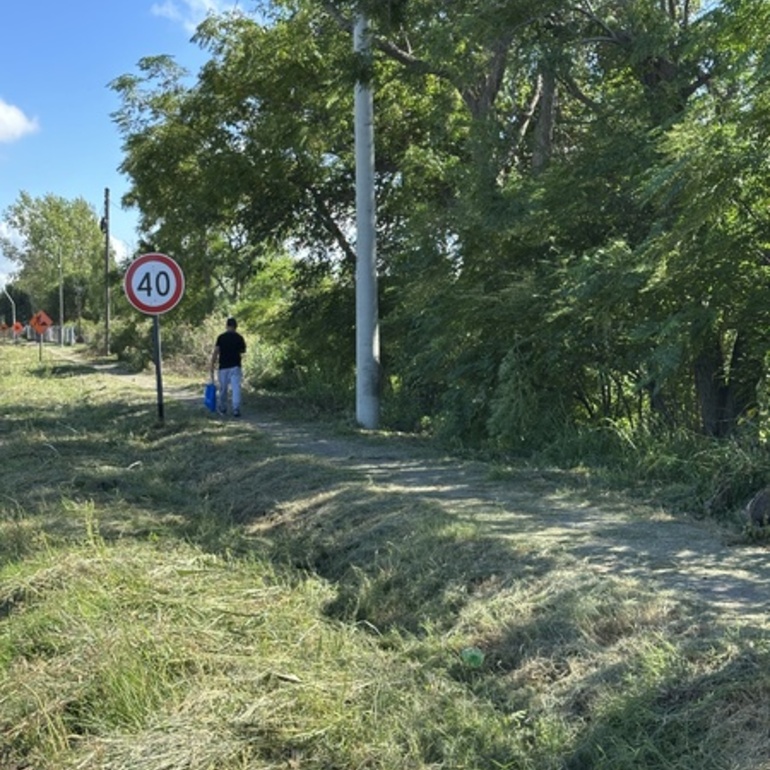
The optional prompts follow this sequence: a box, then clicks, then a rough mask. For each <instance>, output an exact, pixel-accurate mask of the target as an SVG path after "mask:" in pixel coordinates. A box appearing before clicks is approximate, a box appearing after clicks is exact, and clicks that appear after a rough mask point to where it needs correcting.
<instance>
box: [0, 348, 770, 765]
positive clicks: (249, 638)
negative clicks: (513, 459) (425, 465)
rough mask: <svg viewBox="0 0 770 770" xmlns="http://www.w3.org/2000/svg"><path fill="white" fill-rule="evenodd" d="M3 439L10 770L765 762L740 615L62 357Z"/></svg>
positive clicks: (22, 360)
mask: <svg viewBox="0 0 770 770" xmlns="http://www.w3.org/2000/svg"><path fill="white" fill-rule="evenodd" d="M191 384H194V385H195V391H194V392H197V383H191ZM150 385H151V383H150ZM248 406H249V407H250V408H251V409H252V410H253V409H256V408H258V406H259V404H258V403H257V402H252V403H250V404H248ZM357 440H358V441H365V442H374V441H379V442H381V443H382V448H383V451H388V452H391V451H396V449H397V448H398V447H400V446H401V445H400V444H399V443H398V441H399V440H398V439H395V438H392V439H391V438H388V437H379V438H367V439H361V438H359V439H357ZM0 447H1V448H2V453H3V463H4V467H3V472H2V476H0V767H3V768H8V769H9V770H11V769H12V768H13V770H20V769H21V768H30V767H31V768H36V770H67V769H68V768H70V769H73V770H74V768H78V769H79V770H82V769H83V768H104V769H107V770H118V769H119V770H140V769H141V770H183V769H184V770H204V769H205V770H211V769H213V768H216V769H217V770H230V769H232V770H235V769H236V768H238V769H240V770H243V768H259V769H260V770H262V769H265V768H271V769H272V768H303V769H306V770H322V769H323V770H343V768H344V770H349V769H350V768H373V769H377V768H380V769H381V770H407V769H408V770H428V768H431V769H432V770H433V769H435V768H447V769H452V770H459V769H461V768H462V769H463V770H476V769H478V770H500V769H501V768H508V769H509V770H514V769H516V770H519V769H521V770H549V769H553V770H556V769H557V768H559V769H561V768H569V769H570V770H578V768H585V769H586V770H587V769H588V768H607V770H609V769H610V768H612V769H613V770H624V769H628V770H632V768H633V769H634V770H635V769H637V768H660V769H661V770H663V768H678V769H679V770H726V769H727V768H729V769H730V770H740V769H744V768H745V769H746V770H748V769H749V768H752V769H756V768H762V767H770V762H769V761H768V759H767V758H768V757H770V737H769V736H768V731H767V723H768V716H769V714H768V710H770V706H768V704H770V674H768V672H769V671H770V665H769V664H770V642H768V636H767V630H768V629H767V627H766V625H760V624H758V623H757V621H756V620H752V621H751V623H749V622H742V621H741V620H740V619H739V618H738V619H730V620H729V622H728V621H727V619H725V620H722V619H720V618H719V617H718V616H716V617H715V616H713V615H710V614H709V613H708V612H707V611H706V609H707V608H705V607H703V606H700V605H697V604H693V603H692V602H691V601H688V600H685V599H684V598H683V597H681V596H679V595H677V594H676V593H674V592H665V591H661V590H659V589H656V588H654V587H653V586H652V585H651V584H649V583H647V582H646V581H645V580H644V579H643V577H637V578H634V579H631V578H622V577H619V576H613V575H612V574H607V573H604V572H600V571H597V570H594V569H591V568H589V567H588V565H586V564H585V563H584V562H582V561H581V560H579V559H577V558H576V557H575V556H574V555H572V554H571V553H570V551H569V549H567V548H559V547H557V546H555V545H554V544H553V543H547V542H545V541H542V540H538V539H537V538H535V537H533V536H532V535H531V534H528V532H527V531H526V530H524V529H522V530H521V531H517V530H516V527H515V524H514V523H512V524H511V527H510V528H509V531H508V532H506V534H505V535H502V534H500V533H499V532H498V531H496V530H493V529H492V528H490V527H489V526H488V525H486V524H485V523H484V520H483V519H482V518H480V517H477V516H474V515H473V514H470V513H469V512H468V511H467V510H464V509H460V508H452V507H451V506H450V507H447V506H444V505H440V504H439V503H438V502H436V501H435V500H431V499H427V498H424V497H421V496H420V494H418V493H415V492H410V491H409V490H396V489H388V488H384V487H380V486H378V485H377V484H376V483H374V482H373V481H372V480H371V479H370V478H368V477H367V476H365V475H364V474H362V473H358V472H356V471H353V470H342V469H340V468H338V467H336V466H334V465H332V464H331V463H330V462H329V461H327V460H324V459H323V458H320V457H315V456H311V455H308V454H301V453H295V452H292V451H291V450H290V449H287V448H280V447H279V446H277V445H276V444H275V443H273V442H272V441H271V439H270V438H269V437H268V436H266V435H264V434H263V433H261V432H260V431H258V430H256V429H255V428H254V427H253V426H252V425H250V424H249V423H248V422H242V423H236V422H233V421H229V422H228V421H221V420H218V419H214V418H209V417H208V415H207V414H206V413H205V411H204V409H203V407H202V405H201V404H197V403H196V404H193V405H191V404H190V403H183V402H175V401H173V400H169V402H168V403H167V404H166V419H165V421H164V422H163V423H162V424H160V423H159V422H158V420H157V415H156V413H155V403H154V393H153V390H152V387H144V385H143V383H141V382H140V381H139V380H138V379H137V378H136V377H133V376H128V375H115V374H110V373H108V372H104V371H101V372H100V371H97V370H95V369H93V368H92V367H90V366H88V365H87V363H86V362H81V363H77V362H75V363H73V362H67V361H62V360H59V359H57V358H55V357H54V354H53V351H47V350H46V351H45V355H44V360H43V361H42V362H39V361H38V353H37V349H36V348H35V349H33V348H32V347H31V346H30V347H25V346H23V345H22V346H10V345H9V346H5V347H2V348H0ZM398 451H408V450H403V449H402V448H398ZM499 483H503V482H499ZM468 647H477V648H478V649H479V650H481V651H482V653H483V660H481V661H480V662H479V661H478V660H477V661H476V662H474V663H472V664H471V663H469V662H468V660H469V659H468V658H466V657H464V656H463V650H465V649H466V648H468Z"/></svg>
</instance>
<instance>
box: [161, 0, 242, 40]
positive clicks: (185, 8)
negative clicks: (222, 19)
mask: <svg viewBox="0 0 770 770" xmlns="http://www.w3.org/2000/svg"><path fill="white" fill-rule="evenodd" d="M237 6H238V3H237V2H225V1H224V0H163V2H162V3H153V6H152V8H151V9H150V12H151V13H152V14H153V15H154V16H162V17H163V18H165V19H171V21H173V22H176V23H178V24H181V25H182V26H183V27H184V28H185V29H186V30H187V31H188V32H190V33H193V32H195V29H196V28H197V26H198V25H199V24H200V23H201V22H202V21H203V20H204V19H205V18H206V16H208V15H209V14H212V13H223V12H224V11H229V10H233V9H235V8H237Z"/></svg>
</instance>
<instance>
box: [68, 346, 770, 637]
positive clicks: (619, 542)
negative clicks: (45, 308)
mask: <svg viewBox="0 0 770 770" xmlns="http://www.w3.org/2000/svg"><path fill="white" fill-rule="evenodd" d="M81 363H82V360H81ZM96 368H98V369H100V370H101V371H103V372H105V373H111V372H112V373H117V372H116V369H115V367H113V366H109V365H105V366H97V367H96ZM121 376H122V377H124V378H126V379H130V380H132V381H133V382H135V383H136V385H137V387H140V388H142V389H147V390H150V389H152V388H154V387H155V379H154V377H153V376H151V375H148V374H140V375H127V374H125V373H123V374H122V375H121ZM164 396H165V398H166V399H174V400H177V401H181V402H185V403H187V404H188V405H189V407H190V408H195V409H201V410H203V409H204V408H205V407H204V405H203V386H202V385H201V387H200V388H199V389H196V390H192V389H190V388H173V387H172V388H165V389H164ZM211 419H222V418H220V417H219V416H216V415H212V417H211ZM225 419H228V418H225ZM239 422H240V423H241V424H243V425H246V426H249V427H251V428H253V429H254V430H259V431H262V432H264V433H265V434H266V435H268V436H269V437H270V438H271V439H272V440H273V441H274V442H275V444H276V446H277V447H278V448H280V449H281V450H282V451H284V452H291V453H296V454H303V455H317V456H322V457H323V458H324V459H325V460H326V461H328V462H329V463H330V464H332V465H333V466H338V467H342V468H345V469H347V470H354V471H356V472H359V473H361V474H363V475H364V476H366V477H367V478H368V479H369V480H370V483H371V484H373V485H375V486H376V487H377V488H380V489H382V490H383V491H394V492H399V493H408V494H413V495H419V496H420V497H423V498H426V499H430V500H432V501H434V502H435V503H437V504H439V505H442V506H445V507H446V508H447V510H448V511H451V512H452V513H453V515H462V516H465V517H468V518H473V520H474V521H475V522H478V523H479V524H481V525H482V526H483V527H484V528H485V530H486V531H487V532H489V534H491V535H493V536H497V537H500V538H508V537H514V536H516V537H520V536H521V535H522V534H526V535H527V537H528V538H531V540H532V542H533V543H534V542H536V543H537V544H538V545H541V546H543V547H545V548H552V549H558V550H559V551H562V552H563V551H566V552H568V553H569V554H571V555H572V556H573V557H574V558H575V559H577V560H579V561H580V562H581V563H582V565H583V566H584V568H585V569H586V570H592V571H596V572H600V573H606V574H616V575H619V576H625V577H631V578H637V579H639V580H641V581H645V582H652V583H653V584H654V585H655V588H656V589H657V590H660V591H667V592H673V593H676V594H677V595H678V596H680V597H682V596H689V597H690V598H693V599H696V600H698V601H699V603H701V605H702V607H703V612H704V613H705V614H707V615H710V616H712V617H717V616H718V617H720V618H721V619H723V620H725V621H727V622H730V620H731V619H734V620H736V621H738V620H740V621H741V622H748V623H752V624H757V625H764V624H765V623H766V622H767V621H768V619H769V618H770V547H768V546H766V545H762V544H747V543H735V542H734V540H735V538H734V537H733V538H730V537H729V536H728V533H726V532H724V531H723V530H720V529H719V528H718V527H717V526H715V525H714V524H713V523H712V522H709V521H708V520H700V519H695V518H692V517H687V516H685V515H679V514H677V515H676V516H674V515H671V514H668V513H666V512H665V511H662V510H659V509H655V508H653V507H650V506H647V505H644V504H642V503H637V502H634V501H633V500H628V499H624V498H622V497H620V496H605V497H604V498H601V499H599V501H598V502H597V494H596V493H594V492H593V491H590V490H589V491H581V489H580V488H579V487H576V485H575V484H574V483H569V481H568V479H567V474H560V472H558V471H543V472H540V473H539V472H537V471H534V470H527V471H525V470H522V471H520V472H516V471H513V472H512V473H511V474H510V476H506V478H504V479H502V480H495V479H493V477H492V473H491V471H492V470H493V468H492V466H490V465H489V464H486V463H483V462H477V461H468V460H464V459H459V458H457V457H451V456H447V455H443V454H440V453H439V452H437V451H432V450H429V449H426V448H425V447H423V446H419V445H416V444H415V442H413V441H411V440H410V439H409V438H408V437H403V438H402V437H398V436H387V437H383V436H381V435H377V434H367V433H361V434H355V435H350V436H342V437H341V436H338V435H329V434H327V433H325V432H324V430H323V427H322V426H320V425H318V424H314V423H312V422H307V423H304V424H297V423H296V422H294V421H291V422H289V421H285V420H282V419H281V417H280V414H279V413H277V412H268V411H262V412H260V406H259V400H256V401H255V400H254V399H252V400H251V401H250V402H249V401H248V400H247V401H246V404H245V409H244V416H243V417H242V418H240V421H239Z"/></svg>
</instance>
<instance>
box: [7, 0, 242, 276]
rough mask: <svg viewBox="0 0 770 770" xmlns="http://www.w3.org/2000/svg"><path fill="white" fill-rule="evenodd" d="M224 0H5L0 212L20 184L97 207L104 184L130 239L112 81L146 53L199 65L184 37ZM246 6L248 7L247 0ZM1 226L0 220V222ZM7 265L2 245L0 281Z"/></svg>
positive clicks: (128, 241)
mask: <svg viewBox="0 0 770 770" xmlns="http://www.w3.org/2000/svg"><path fill="white" fill-rule="evenodd" d="M236 5H237V3H234V2H226V1H225V0H35V1H34V2H22V1H21V0H15V1H14V0H4V2H2V7H1V8H0V220H2V218H3V216H2V214H3V212H4V211H5V210H6V208H7V207H8V206H10V205H11V204H12V203H14V202H15V201H16V200H17V199H18V196H19V194H20V193H21V192H22V191H26V192H28V193H29V194H30V195H32V196H33V197H42V196H44V195H46V194H47V193H52V194H54V195H58V196H61V197H64V198H67V199H75V198H84V199H85V200H86V201H88V202H89V203H90V204H91V205H92V206H93V207H94V208H95V209H96V211H97V212H98V213H99V214H101V213H102V212H103V210H104V190H105V188H109V190H110V198H111V206H110V230H111V235H112V236H113V238H114V239H115V245H116V247H117V248H118V250H119V251H123V250H125V251H128V252H129V253H131V252H133V250H134V249H135V247H136V243H137V237H136V229H135V228H136V221H137V215H136V213H135V212H132V211H124V210H123V209H122V208H121V205H120V199H121V196H122V195H123V193H124V192H126V190H127V188H128V183H127V180H126V179H125V177H123V176H122V175H121V174H120V173H119V172H118V166H119V165H120V163H121V160H122V153H121V139H120V136H119V134H118V131H117V128H116V127H115V125H114V124H113V122H112V120H111V118H110V114H111V113H112V112H114V111H115V110H116V109H117V108H118V106H119V102H118V99H117V96H116V95H115V94H114V93H113V91H112V90H111V89H110V88H109V86H108V84H109V83H110V81H112V80H113V79H114V78H116V77H118V76H120V75H123V74H126V73H129V72H137V67H136V64H137V62H138V61H139V59H141V58H142V57H143V56H153V55H157V54H168V55H171V56H173V57H174V58H175V59H176V61H177V62H178V63H179V64H181V65H182V66H184V67H186V68H187V69H189V70H190V71H191V72H192V73H196V72H197V71H198V69H199V67H200V66H201V64H202V63H203V62H204V60H205V56H204V54H203V52H201V51H200V49H199V48H198V47H197V46H196V45H194V44H193V43H191V42H190V38H191V36H192V34H193V32H194V30H195V26H196V25H197V23H199V22H200V21H201V20H202V19H203V18H204V17H205V16H206V14H207V13H210V12H218V11H223V10H228V9H230V8H232V7H233V6H236ZM246 10H249V9H248V8H246ZM0 226H2V224H0ZM11 269H12V266H11V265H10V264H9V263H8V262H7V260H4V259H3V257H2V254H0V285H2V284H3V283H5V281H6V280H7V275H8V273H9V271H10V270H11Z"/></svg>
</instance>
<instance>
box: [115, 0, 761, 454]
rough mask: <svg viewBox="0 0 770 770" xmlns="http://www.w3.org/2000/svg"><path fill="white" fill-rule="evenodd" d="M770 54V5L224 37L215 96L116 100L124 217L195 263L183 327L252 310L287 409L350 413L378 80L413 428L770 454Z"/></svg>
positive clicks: (219, 30) (151, 243)
mask: <svg viewBox="0 0 770 770" xmlns="http://www.w3.org/2000/svg"><path fill="white" fill-rule="evenodd" d="M360 8H363V10H365V11H366V12H367V13H368V14H370V21H371V25H372V29H373V43H374V50H375V58H374V63H373V66H372V67H371V68H368V67H367V66H366V62H362V61H360V60H359V59H358V58H357V57H356V55H354V53H353V45H352V37H351V28H352V22H353V19H354V16H355V14H356V12H357V11H358V10H360ZM769 30H770V8H769V7H768V5H767V3H765V2H762V1H761V0H728V1H727V2H720V3H709V2H697V0H667V1H666V2H664V1H663V0H639V1H638V2H633V3H630V2H625V1H624V0H601V1H600V2H587V0H573V1H572V2H566V1H565V0H548V1H547V2H542V1H541V0H537V2H536V1H535V0H452V2H446V1H445V0H389V2H381V1H379V0H378V2H371V3H363V5H362V6H359V4H358V3H356V2H353V1H352V0H350V1H348V0H272V1H271V2H267V1H266V2H262V3H259V4H257V8H256V9H255V11H254V13H253V15H249V14H247V13H246V12H238V13H235V14H229V15H224V16H211V17H209V18H208V19H207V20H206V21H205V22H204V23H203V24H202V25H201V26H200V27H199V29H198V31H197V34H196V36H195V38H194V40H195V42H197V44H199V45H200V46H201V47H203V48H204V49H205V50H206V51H207V52H208V53H209V54H210V56H209V59H208V61H207V63H206V64H205V65H204V66H203V67H202V69H201V70H200V71H199V72H198V73H196V74H195V75H192V76H191V75H190V74H189V73H186V72H184V71H182V70H181V69H180V68H179V67H178V66H177V65H176V63H175V62H174V61H173V60H172V59H170V58H168V57H164V56H155V57H148V58H146V59H143V60H142V61H140V62H139V64H138V70H137V72H136V73H134V74H126V75H123V76H121V77H118V78H117V79H116V80H115V81H114V82H113V84H112V86H113V88H114V89H115V91H116V92H117V94H118V95H119V97H120V99H121V107H120V109H119V110H118V111H117V112H116V114H115V116H114V118H115V121H116V125H117V126H118V129H119V131H120V132H121V135H122V137H123V141H124V150H125V158H124V162H123V165H122V170H123V171H124V172H125V173H126V174H127V176H128V177H129V179H130V180H131V189H130V192H129V193H128V194H127V196H126V198H125V200H124V203H125V204H128V205H131V206H135V207H137V208H138V210H139V212H140V214H141V228H142V234H143V239H144V245H145V246H147V247H152V248H159V247H160V245H161V244H162V248H163V250H164V251H166V252H168V253H170V254H173V255H174V256H175V257H176V258H177V259H178V260H179V261H180V263H181V264H182V265H183V268H184V270H185V275H186V276H187V286H188V289H187V294H186V300H185V303H184V306H183V307H181V306H180V308H179V311H178V313H175V316H177V317H178V319H179V320H180V321H183V322H186V323H190V322H191V323H197V322H199V321H200V320H201V319H203V318H205V317H206V316H208V315H209V314H211V313H212V312H215V311H216V312H218V313H219V314H220V315H221V313H222V312H223V310H224V309H227V310H228V311H230V310H232V309H233V308H234V309H235V310H236V311H237V312H238V313H239V314H240V315H241V316H242V317H243V318H244V319H245V320H246V321H247V322H248V324H249V327H250V328H251V329H252V330H253V331H254V333H255V334H256V335H257V336H258V338H259V343H260V344H261V345H262V346H263V347H265V348H269V349H270V350H272V351H274V355H273V356H272V360H273V361H274V362H277V364H276V365H277V368H278V374H279V375H280V377H281V378H282V380H283V382H284V383H285V384H290V385H294V386H298V385H301V386H303V387H305V388H309V387H313V388H319V389H320V392H322V393H326V394H329V393H334V394H335V395H337V396H339V395H340V394H345V393H348V392H349V389H350V388H351V387H352V385H353V380H354V360H353V359H354V340H353V338H354V333H353V327H354V315H355V314H354V304H355V303H354V285H353V283H354V281H353V279H354V273H355V271H354V266H355V226H354V222H355V211H354V206H355V195H354V179H355V159H354V152H353V90H354V84H355V82H356V80H357V79H359V78H361V77H366V78H368V79H369V80H370V82H371V84H372V86H373V89H374V93H375V142H376V165H377V173H376V188H377V190H376V191H377V214H378V242H377V255H378V264H379V274H380V292H381V297H380V303H379V305H380V317H381V325H382V349H383V360H382V366H383V371H382V374H383V377H382V385H383V415H384V418H385V422H386V423H387V424H389V425H391V426H394V427H399V428H404V429H409V430H412V429H415V428H419V427H424V426H426V425H427V426H431V427H432V428H434V429H435V430H437V431H439V432H442V433H443V435H445V436H448V437H451V438H452V439H453V440H454V441H456V442H459V443H462V444H477V443H486V444H488V445H493V446H497V447H499V448H501V449H503V450H504V451H512V450H522V451H531V450H532V449H533V448H535V449H537V448H539V449H543V448H547V447H552V446H554V445H557V444H559V442H563V441H564V440H565V439H570V440H573V441H574V439H575V437H582V438H581V440H584V439H586V437H590V440H591V441H594V442H596V440H597V437H600V440H599V444H601V441H602V440H604V439H601V436H604V437H605V438H606V437H607V436H608V435H609V436H613V437H614V438H612V439H610V440H611V441H614V442H615V444H614V447H615V449H617V446H618V445H617V437H618V436H622V437H623V441H630V442H631V443H632V444H633V445H635V446H636V445H638V443H639V441H640V440H641V439H642V437H647V438H649V437H651V436H652V437H656V436H657V437H658V438H660V437H662V436H664V435H667V436H669V437H670V436H672V435H677V434H682V433H686V434H700V435H702V436H705V437H707V438H709V439H717V440H722V439H729V440H744V439H746V440H748V441H749V442H750V443H751V444H752V445H753V446H759V445H761V443H762V441H763V439H764V433H765V429H766V411H767V403H766V402H767V398H766V393H765V387H764V383H765V380H766V376H767V371H768V368H767V365H768V362H767V361H766V352H765V351H766V349H767V345H768V329H769V328H770V318H768V310H767V307H768V303H767V302H766V301H765V294H766V291H767V289H766V285H767V281H768V271H769V269H770V260H769V255H770V251H768V248H769V247H770V229H769V224H770V222H769V220H768V214H767V211H768V205H767V204H768V200H767V198H768V187H767V183H766V181H765V180H766V179H767V176H768V175H767V166H768V160H767V158H768V153H767V145H768V140H769V139H770V122H769V121H768V119H767V118H768V114H767V113H768V109H769V108H770V102H769V101H768V93H769V91H768V88H767V86H768V77H770V45H769V43H770V31H769ZM275 373H276V368H275V367H273V369H272V374H275ZM608 429H609V430H608Z"/></svg>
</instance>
